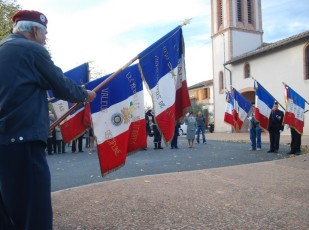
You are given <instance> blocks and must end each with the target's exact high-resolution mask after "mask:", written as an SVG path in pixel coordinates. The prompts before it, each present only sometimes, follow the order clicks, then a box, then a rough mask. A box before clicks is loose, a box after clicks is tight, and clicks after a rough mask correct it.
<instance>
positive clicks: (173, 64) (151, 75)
mask: <svg viewBox="0 0 309 230" xmlns="http://www.w3.org/2000/svg"><path fill="white" fill-rule="evenodd" d="M184 49H185V47H184V39H183V34H182V28H181V26H178V27H176V28H175V29H174V30H172V31H171V32H169V33H168V34H166V35H165V36H164V37H162V38H161V39H159V40H158V41H157V42H155V43H154V44H153V45H151V46H150V47H148V48H147V49H146V50H144V51H143V52H141V53H140V54H139V55H138V57H139V66H140V70H141V72H142V77H143V78H144V79H145V82H146V84H147V86H148V88H149V90H150V95H151V97H152V101H153V111H154V113H155V120H156V123H157V125H158V126H159V129H160V131H161V133H162V136H163V138H164V140H165V141H166V142H168V141H170V140H171V139H172V138H173V135H174V130H175V121H177V120H178V119H179V118H181V117H182V116H183V114H184V112H185V110H186V109H187V108H188V107H189V106H190V105H191V102H190V98H189V93H188V88H187V81H186V71H185V57H184Z"/></svg>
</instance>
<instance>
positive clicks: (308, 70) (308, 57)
mask: <svg viewBox="0 0 309 230" xmlns="http://www.w3.org/2000/svg"><path fill="white" fill-rule="evenodd" d="M305 80H309V44H308V45H307V46H306V48H305Z"/></svg>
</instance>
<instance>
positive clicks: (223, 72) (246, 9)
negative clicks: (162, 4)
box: [211, 0, 263, 132]
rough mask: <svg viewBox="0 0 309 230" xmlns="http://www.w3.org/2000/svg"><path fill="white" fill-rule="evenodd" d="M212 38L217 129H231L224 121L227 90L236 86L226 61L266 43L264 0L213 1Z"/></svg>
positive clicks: (221, 130) (222, 130) (218, 130)
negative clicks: (223, 104) (264, 37)
mask: <svg viewBox="0 0 309 230" xmlns="http://www.w3.org/2000/svg"><path fill="white" fill-rule="evenodd" d="M211 38H212V58H213V82H214V101H215V114H214V117H215V131H217V132H224V131H231V126H230V125H227V124H225V123H224V121H223V118H224V112H225V110H224V106H217V105H218V104H221V105H222V103H225V92H226V90H230V87H231V86H232V85H233V78H232V71H231V69H229V68H228V67H227V66H225V65H224V64H225V63H226V62H227V61H229V60H231V59H232V58H234V57H237V56H240V55H242V54H244V53H246V52H249V51H252V50H255V49H256V48H258V47H261V46H262V44H263V29H262V10H261V0H211Z"/></svg>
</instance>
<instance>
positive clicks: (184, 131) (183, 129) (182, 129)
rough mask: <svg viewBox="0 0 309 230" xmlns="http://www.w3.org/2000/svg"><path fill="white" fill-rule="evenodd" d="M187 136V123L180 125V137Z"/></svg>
mask: <svg viewBox="0 0 309 230" xmlns="http://www.w3.org/2000/svg"><path fill="white" fill-rule="evenodd" d="M186 134H187V125H186V124H185V123H183V124H182V125H180V128H179V135H180V136H181V135H186Z"/></svg>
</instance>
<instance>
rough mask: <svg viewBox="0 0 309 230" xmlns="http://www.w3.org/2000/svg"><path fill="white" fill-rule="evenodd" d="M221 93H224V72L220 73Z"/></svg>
mask: <svg viewBox="0 0 309 230" xmlns="http://www.w3.org/2000/svg"><path fill="white" fill-rule="evenodd" d="M219 93H220V94H222V93H224V79H223V72H222V71H220V72H219Z"/></svg>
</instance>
